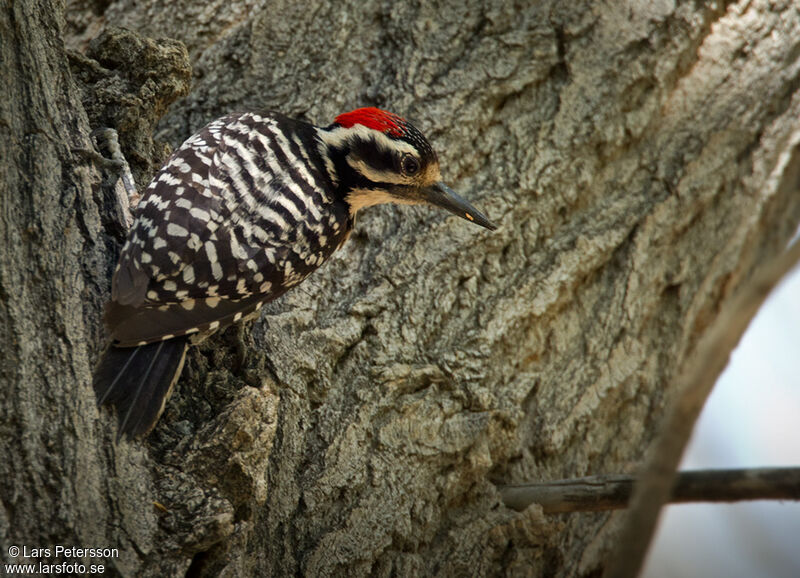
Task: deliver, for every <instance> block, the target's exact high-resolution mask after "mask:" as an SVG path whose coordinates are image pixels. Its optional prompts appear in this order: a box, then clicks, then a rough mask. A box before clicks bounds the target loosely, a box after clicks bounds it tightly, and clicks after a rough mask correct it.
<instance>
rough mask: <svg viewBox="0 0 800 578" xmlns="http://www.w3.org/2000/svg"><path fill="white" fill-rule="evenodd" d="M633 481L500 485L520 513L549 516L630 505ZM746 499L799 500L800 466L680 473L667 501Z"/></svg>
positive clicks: (613, 479)
mask: <svg viewBox="0 0 800 578" xmlns="http://www.w3.org/2000/svg"><path fill="white" fill-rule="evenodd" d="M634 482H635V478H634V477H633V476H626V475H609V476H589V477H585V478H572V479H568V480H556V481H553V482H541V483H532V484H516V485H509V486H501V487H500V495H501V496H502V497H503V502H504V503H505V505H506V506H508V507H509V508H512V509H514V510H518V511H522V510H524V509H525V508H527V507H528V506H530V505H531V504H534V503H535V504H539V505H540V506H541V507H542V509H543V510H544V513H545V514H562V513H569V512H599V511H603V510H619V509H621V508H625V507H627V505H628V502H629V501H630V497H631V492H632V490H633V484H634ZM744 500H800V468H753V469H739V470H697V471H692V472H681V473H679V474H678V475H677V477H676V479H675V487H674V488H673V490H672V493H671V495H670V498H669V502H670V503H673V504H679V503H687V502H739V501H744Z"/></svg>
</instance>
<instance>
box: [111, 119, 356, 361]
mask: <svg viewBox="0 0 800 578" xmlns="http://www.w3.org/2000/svg"><path fill="white" fill-rule="evenodd" d="M315 139H316V133H315V129H314V127H312V126H311V125H308V124H306V123H300V122H297V121H294V120H291V119H288V118H286V117H283V116H281V115H277V114H275V113H270V114H264V115H259V114H254V113H242V114H232V115H228V116H226V117H223V118H221V119H219V120H216V121H214V122H212V123H211V124H209V125H208V126H206V127H205V128H204V129H203V130H202V131H200V132H199V133H198V134H197V135H195V136H193V137H192V138H190V139H189V140H187V141H186V142H185V143H184V144H183V145H182V146H181V147H180V148H179V149H178V150H177V151H175V153H174V154H173V155H172V157H171V158H170V159H169V161H168V162H167V163H166V165H165V166H164V167H163V168H162V169H161V171H160V172H159V173H158V175H157V176H156V178H155V179H154V180H153V182H152V183H151V184H150V186H149V187H148V189H147V192H146V193H145V195H144V197H143V198H142V201H141V202H140V203H139V206H138V209H137V218H136V221H135V222H134V224H133V227H132V229H131V232H130V236H129V240H128V241H127V243H126V244H125V246H124V247H123V249H122V254H121V255H120V260H119V264H118V265H117V269H116V272H115V275H114V279H113V282H112V301H111V303H110V304H109V308H108V311H107V325H108V326H109V329H110V330H111V338H112V340H113V341H114V343H115V344H116V345H118V346H132V345H143V344H145V343H150V342H153V341H158V340H162V339H170V338H172V337H176V336H181V335H188V334H192V333H200V334H203V333H204V332H207V331H210V330H214V329H218V328H220V327H224V326H226V325H229V324H230V323H234V322H236V321H239V319H241V318H242V317H245V316H247V315H248V314H250V313H251V312H254V311H256V310H257V309H258V308H260V306H261V305H262V304H263V303H265V302H267V301H270V300H272V299H275V298H277V297H278V296H280V295H281V294H283V293H284V292H285V291H286V290H288V289H290V288H291V287H293V286H294V285H297V284H298V283H300V282H301V281H302V280H303V279H305V278H306V277H307V276H308V275H309V274H310V273H311V272H312V271H314V270H315V269H316V268H317V267H319V266H320V265H321V264H322V263H323V262H324V261H325V260H326V259H327V258H328V257H330V255H331V254H332V253H333V252H334V251H335V250H336V249H337V248H338V247H339V246H340V245H341V244H342V243H343V242H344V240H345V238H346V236H347V233H348V232H349V230H350V228H351V227H352V219H351V217H350V213H349V211H348V208H347V205H346V203H345V202H344V200H343V199H341V198H336V197H335V196H334V194H333V191H334V184H333V180H332V175H330V174H329V172H328V170H327V169H326V167H325V161H324V159H323V158H322V157H321V155H320V152H319V148H318V147H316V146H310V147H309V146H307V145H304V143H308V142H314V140H315Z"/></svg>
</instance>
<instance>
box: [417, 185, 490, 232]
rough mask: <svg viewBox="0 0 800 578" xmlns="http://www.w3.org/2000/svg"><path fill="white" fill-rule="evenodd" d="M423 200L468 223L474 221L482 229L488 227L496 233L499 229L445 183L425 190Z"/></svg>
mask: <svg viewBox="0 0 800 578" xmlns="http://www.w3.org/2000/svg"><path fill="white" fill-rule="evenodd" d="M422 198H423V199H424V200H425V201H426V202H428V203H430V204H432V205H436V206H437V207H441V208H443V209H446V210H448V211H450V212H451V213H453V214H454V215H458V216H459V217H461V218H462V219H466V220H467V221H472V222H473V223H475V224H476V225H480V226H481V227H486V228H487V229H489V230H490V231H494V230H495V229H496V228H497V225H495V224H494V223H492V222H491V221H490V220H489V219H487V218H486V215H484V214H483V213H481V212H480V211H479V210H478V209H476V208H475V207H473V206H472V205H470V204H469V202H468V201H467V200H466V199H464V198H463V197H461V196H460V195H458V193H456V192H455V191H454V190H453V189H451V188H450V187H448V186H447V185H445V184H444V183H436V184H435V185H433V186H431V187H428V188H427V189H423V190H422Z"/></svg>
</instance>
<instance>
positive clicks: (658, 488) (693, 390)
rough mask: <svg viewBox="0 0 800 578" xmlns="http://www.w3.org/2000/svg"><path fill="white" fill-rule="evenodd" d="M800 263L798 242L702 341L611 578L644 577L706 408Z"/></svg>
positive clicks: (637, 497) (647, 470)
mask: <svg viewBox="0 0 800 578" xmlns="http://www.w3.org/2000/svg"><path fill="white" fill-rule="evenodd" d="M798 261H800V243H795V244H794V245H793V246H791V247H790V248H789V249H788V250H786V251H784V252H783V253H782V254H780V255H779V256H777V257H775V258H774V259H773V260H772V261H771V262H770V263H769V264H767V265H766V266H765V267H764V268H763V269H762V270H761V271H759V272H758V273H757V274H756V275H755V276H754V278H753V279H752V280H751V281H750V282H749V283H747V285H745V286H744V287H743V289H742V290H741V291H740V292H739V293H738V294H737V295H736V296H734V297H733V299H732V300H731V301H730V303H729V304H728V306H727V307H726V308H725V309H724V310H723V311H722V312H721V313H720V315H719V317H718V318H717V319H716V321H715V323H714V324H713V325H712V326H711V328H710V329H709V331H708V332H707V333H706V334H705V335H704V336H703V337H702V338H701V339H700V341H699V343H698V346H697V349H696V351H695V355H694V357H693V358H692V359H691V360H690V361H689V362H688V363H687V364H686V366H685V370H684V371H683V372H682V375H681V377H679V378H678V381H677V387H678V391H679V392H680V393H679V394H678V397H677V399H676V400H675V402H674V404H673V406H672V409H671V411H670V413H669V414H668V415H667V418H666V420H665V421H664V425H663V429H662V430H661V434H660V436H659V438H658V439H657V440H656V442H655V444H654V445H653V448H652V452H651V454H650V459H649V460H648V462H647V464H646V465H645V467H644V468H643V470H642V475H641V477H640V479H639V481H638V483H637V485H636V487H635V488H634V492H633V497H632V498H631V505H630V512H629V513H628V517H627V519H626V521H625V526H624V527H623V529H622V531H621V533H620V537H619V543H618V544H617V548H616V549H615V551H614V552H613V553H612V557H611V558H610V562H609V564H608V565H607V569H606V573H605V577H606V578H628V577H630V578H633V577H634V576H637V575H638V574H639V572H640V569H641V566H642V562H643V561H644V557H645V555H646V554H647V550H648V547H649V545H650V542H651V540H652V537H653V534H654V532H655V527H656V523H657V521H658V516H659V513H660V511H661V507H662V506H663V505H664V504H665V503H666V502H667V501H668V499H669V496H670V492H671V490H672V486H673V483H674V479H675V471H676V470H677V468H678V464H679V462H680V459H681V456H682V455H683V450H684V448H685V447H686V444H687V443H688V441H689V437H690V436H691V433H692V429H693V428H694V424H695V422H696V421H697V417H698V416H699V415H700V411H701V410H702V409H703V404H704V403H705V401H706V399H707V398H708V395H709V394H710V393H711V390H712V389H713V387H714V384H715V383H716V381H717V377H719V374H720V373H722V370H723V369H725V366H726V365H727V364H728V358H729V357H730V353H731V351H733V349H734V347H736V345H737V344H738V343H739V339H740V338H741V336H742V334H743V333H744V331H745V329H747V326H748V325H749V324H750V320H751V319H752V318H753V317H754V316H755V314H756V313H757V312H758V309H759V308H760V307H761V304H762V303H763V302H764V300H765V299H766V298H767V296H768V295H769V293H770V292H771V291H772V289H773V288H774V287H775V286H776V285H777V284H778V282H779V281H780V280H781V279H782V278H783V276H784V275H785V274H786V273H787V272H789V271H790V270H791V269H792V268H793V267H794V266H795V264H796V263H797V262H798Z"/></svg>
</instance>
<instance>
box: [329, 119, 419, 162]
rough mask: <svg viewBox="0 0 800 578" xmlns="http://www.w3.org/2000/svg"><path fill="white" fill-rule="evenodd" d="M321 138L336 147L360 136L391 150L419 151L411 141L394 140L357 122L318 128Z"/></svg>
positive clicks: (341, 146) (415, 152) (416, 154)
mask: <svg viewBox="0 0 800 578" xmlns="http://www.w3.org/2000/svg"><path fill="white" fill-rule="evenodd" d="M317 133H318V134H319V138H320V139H322V141H323V142H324V143H325V144H326V145H328V146H329V147H334V148H339V149H340V148H343V147H344V145H345V144H346V142H347V140H348V139H350V138H353V137H360V138H361V139H363V140H367V139H370V138H371V139H374V140H375V142H376V144H377V145H378V146H379V147H383V148H385V149H387V150H390V151H392V150H393V151H399V152H401V153H411V154H413V155H414V156H418V155H419V152H418V151H417V149H415V148H414V147H413V146H411V145H410V144H409V143H407V142H405V141H401V140H394V139H391V138H389V137H388V136H386V135H385V134H383V133H382V132H380V131H377V130H374V129H371V128H367V127H365V126H364V125H363V124H355V125H353V126H351V127H350V128H344V127H343V126H337V127H336V128H334V129H333V130H331V131H327V130H322V129H317Z"/></svg>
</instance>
